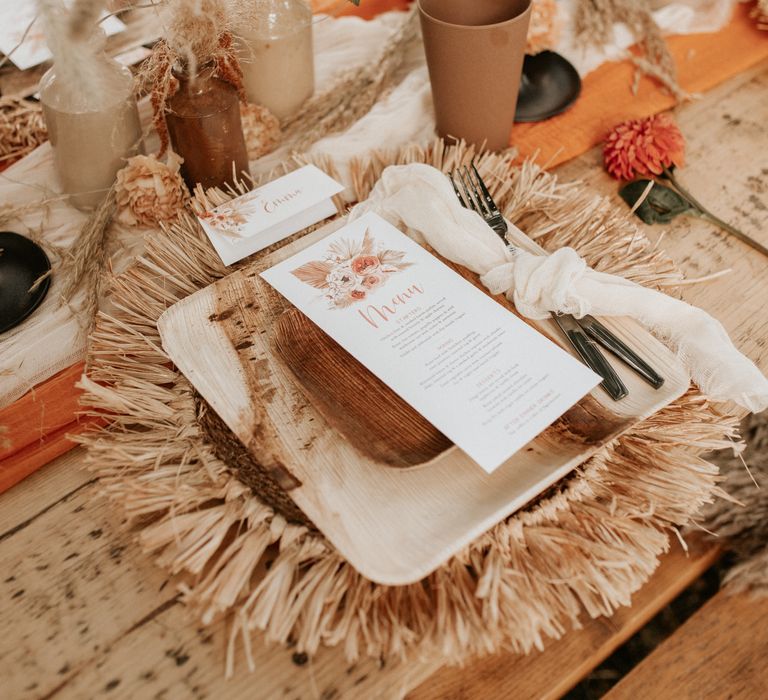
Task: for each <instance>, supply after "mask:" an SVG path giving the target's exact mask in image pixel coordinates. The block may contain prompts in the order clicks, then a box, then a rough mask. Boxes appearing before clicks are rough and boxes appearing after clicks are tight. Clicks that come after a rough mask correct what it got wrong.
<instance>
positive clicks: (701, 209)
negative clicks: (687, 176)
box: [664, 168, 768, 258]
mask: <svg viewBox="0 0 768 700" xmlns="http://www.w3.org/2000/svg"><path fill="white" fill-rule="evenodd" d="M664 177H665V178H666V179H667V180H669V181H670V182H671V183H672V185H673V186H674V188H675V189H676V190H677V191H678V192H679V193H680V194H681V195H682V196H683V197H684V198H685V199H686V200H687V201H688V203H689V204H690V205H691V206H692V207H694V208H695V209H697V210H698V213H699V215H700V216H701V218H702V219H706V220H707V221H709V222H710V223H712V224H715V226H719V227H720V228H721V229H723V230H724V231H727V232H728V233H730V234H731V235H732V236H734V237H735V238H738V239H739V240H740V241H741V242H742V243H746V244H747V245H748V246H749V247H750V248H753V249H754V250H756V251H758V252H759V253H762V254H763V255H765V256H766V257H767V258H768V248H766V247H765V246H763V245H762V244H760V243H758V242H757V241H756V240H755V239H754V238H752V237H751V236H748V235H747V234H746V233H744V232H743V231H740V230H739V229H737V228H736V227H735V226H733V225H732V224H729V223H728V222H727V221H723V220H722V219H721V218H720V217H718V216H715V215H714V214H713V213H712V212H711V211H709V209H707V208H706V207H705V206H704V205H703V204H702V203H701V202H699V200H698V199H696V198H695V197H694V196H693V195H692V194H691V193H690V192H689V191H688V190H687V189H685V187H683V185H681V184H680V181H679V180H678V179H677V178H676V177H675V174H674V172H673V171H672V170H670V169H669V168H664Z"/></svg>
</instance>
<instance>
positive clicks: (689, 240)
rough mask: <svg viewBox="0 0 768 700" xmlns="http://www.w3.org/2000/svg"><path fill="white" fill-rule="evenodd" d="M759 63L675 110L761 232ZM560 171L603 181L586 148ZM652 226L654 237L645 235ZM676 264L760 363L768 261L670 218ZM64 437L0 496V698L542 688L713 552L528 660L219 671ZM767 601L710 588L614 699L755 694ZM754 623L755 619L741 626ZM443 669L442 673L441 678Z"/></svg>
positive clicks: (599, 650) (692, 557) (207, 640)
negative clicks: (51, 454)
mask: <svg viewBox="0 0 768 700" xmlns="http://www.w3.org/2000/svg"><path fill="white" fill-rule="evenodd" d="M767 90H768V64H765V63H764V64H762V65H761V66H759V67H758V68H756V69H753V70H751V71H750V72H748V73H745V74H742V75H740V76H738V77H737V78H734V79H732V80H730V81H729V82H727V83H726V84H724V85H722V86H720V87H719V88H717V89H715V90H713V91H712V92H710V93H708V94H707V95H706V96H705V97H704V98H703V99H701V100H699V101H696V102H694V103H692V104H689V105H687V106H685V107H683V108H681V109H680V110H679V114H678V118H679V121H680V123H681V126H682V128H683V131H684V132H685V134H686V135H687V137H688V163H689V165H687V166H686V167H685V169H683V171H682V176H683V178H684V180H685V182H686V183H687V184H688V185H689V186H690V189H691V190H692V191H693V192H695V193H697V194H698V195H699V197H700V198H701V199H703V200H704V201H705V202H708V203H710V204H711V205H712V208H713V209H714V210H715V211H716V212H719V213H720V214H722V215H723V216H724V217H725V218H731V219H732V220H733V221H734V222H736V223H737V224H739V225H741V226H742V227H743V228H744V230H745V231H747V232H748V233H750V234H752V235H754V236H755V237H757V238H758V239H760V240H761V242H762V243H763V244H768V226H767V225H766V224H768V177H766V176H768V134H767V133H766V131H765V124H766V123H768V102H766V100H765V95H766V91H767ZM559 174H560V176H561V177H563V178H565V179H568V180H571V179H583V180H584V181H585V182H586V185H585V186H586V187H590V188H592V189H594V190H595V191H596V192H600V193H603V194H611V195H612V196H614V197H615V198H616V201H617V206H624V205H623V204H622V203H621V202H619V200H618V197H617V196H616V194H615V193H616V189H617V186H616V183H615V182H614V181H612V180H610V179H609V178H608V177H607V176H606V175H605V174H604V173H603V172H602V169H601V160H600V153H599V151H598V150H594V151H592V152H590V153H588V154H586V155H584V156H582V157H581V158H579V159H577V160H575V161H573V162H571V163H568V164H567V165H565V166H563V167H561V168H560V169H559ZM651 235H653V236H659V233H658V232H657V231H655V230H654V231H651ZM661 245H662V247H663V248H664V249H665V250H667V251H668V252H669V253H670V254H671V255H672V257H674V258H675V259H676V260H677V261H678V262H679V264H680V265H681V266H682V267H683V269H684V270H685V272H686V273H688V274H689V275H690V276H700V275H705V274H708V273H712V272H717V271H719V270H722V269H726V268H730V269H731V270H732V272H731V273H730V274H729V275H727V276H725V277H721V278H719V279H717V280H715V281H712V282H709V283H706V284H702V285H695V286H690V287H688V288H687V289H686V290H685V298H686V299H688V300H689V301H691V302H693V303H695V304H698V305H700V306H702V307H703V308H705V309H707V310H708V311H710V312H711V313H713V314H714V315H715V316H716V317H718V318H719V319H720V320H721V321H722V322H723V323H724V325H725V326H726V328H727V329H728V331H729V332H730V333H731V334H732V337H733V338H734V340H735V341H736V343H737V344H738V345H739V346H740V347H741V349H742V350H743V351H744V352H746V353H747V354H748V355H749V356H751V357H752V358H753V359H755V360H756V361H758V363H759V364H760V365H761V366H762V368H763V369H764V370H768V348H767V347H766V340H768V260H766V259H764V258H763V257H761V256H760V255H759V254H757V253H755V252H754V251H752V250H751V249H749V248H747V247H745V246H743V245H742V244H740V243H738V242H737V241H734V240H732V239H729V238H726V237H725V236H724V235H723V234H721V233H719V232H717V231H715V230H714V229H712V228H711V227H710V226H708V225H707V224H705V223H703V222H700V221H698V220H693V219H683V220H679V221H677V222H675V223H674V225H672V226H669V227H667V234H666V235H665V237H664V238H663V241H662V242H661ZM81 460H82V453H81V452H80V451H78V450H75V451H73V452H70V453H69V454H67V455H65V456H63V457H60V458H59V459H57V460H56V461H54V462H52V463H51V464H49V465H48V466H46V467H45V468H43V469H41V470H40V471H38V472H37V473H35V474H33V475H32V476H31V477H29V478H28V479H26V480H25V481H23V482H22V483H21V484H19V485H17V486H16V487H15V488H13V489H11V490H10V491H8V492H6V493H4V494H2V495H0V629H2V631H3V634H2V636H1V637H0V672H1V673H2V689H1V690H0V697H4V698H14V699H15V698H52V697H62V698H97V697H102V696H104V697H111V698H119V697H122V698H174V699H175V698H216V699H217V700H224V699H226V698H246V697H247V698H283V697H284V698H322V699H323V700H331V699H332V698H333V699H337V698H342V697H349V698H373V697H396V696H399V695H404V694H408V695H409V697H411V698H419V699H420V700H426V699H427V698H502V697H515V698H521V699H522V698H554V697H559V696H560V695H562V694H563V693H564V692H565V691H567V690H568V689H569V688H570V687H572V686H573V685H574V684H575V683H577V682H578V681H579V679H580V678H582V677H583V676H584V675H585V674H586V673H588V672H589V671H590V670H591V669H592V668H594V667H595V666H596V665H597V664H599V663H600V661H602V660H603V659H604V658H605V657H606V656H608V655H609V654H610V653H611V652H612V651H613V650H614V649H615V648H616V647H617V646H619V645H620V644H621V643H622V642H623V641H625V640H626V639H627V638H628V637H629V636H630V635H631V634H633V633H634V632H635V631H636V630H637V629H639V628H640V627H642V626H643V625H644V624H645V623H646V622H647V621H648V620H649V619H650V618H651V617H652V616H653V615H654V614H655V613H656V612H657V611H658V610H659V609H660V608H661V607H663V606H664V605H665V604H666V603H667V602H668V601H669V600H671V599H672V598H674V597H675V596H676V595H677V594H678V593H679V592H680V591H681V590H683V588H685V587H686V586H687V585H688V584H689V583H690V582H691V581H693V580H695V579H696V578H697V577H698V576H699V575H700V574H701V573H702V572H703V571H705V570H706V569H707V568H708V567H709V566H710V565H711V564H712V563H713V562H714V561H715V559H716V558H717V556H718V552H717V550H716V548H714V547H712V546H711V545H705V544H702V543H701V542H700V541H699V540H696V539H693V540H692V546H691V552H690V554H689V555H688V556H686V555H685V554H684V553H683V552H682V551H681V549H680V547H679V546H678V545H676V544H674V545H673V546H672V550H671V552H670V554H669V555H667V556H666V558H665V559H664V561H663V563H662V565H661V566H660V568H659V570H658V572H657V573H656V574H655V575H654V577H653V578H652V579H651V581H650V582H649V583H648V584H647V585H646V586H645V587H644V588H643V589H642V590H641V591H639V592H638V593H637V594H636V596H635V597H634V600H633V605H632V607H631V608H626V609H622V610H621V611H619V612H618V613H617V614H616V615H614V616H613V617H612V618H610V619H605V618H603V619H598V620H592V621H585V625H584V628H583V629H582V630H579V631H574V632H571V633H569V634H568V635H566V636H565V637H564V638H563V639H562V640H560V641H557V642H554V643H552V644H550V645H549V647H548V648H547V650H546V651H545V652H544V653H535V654H533V655H531V656H529V657H517V656H514V655H511V654H499V655H496V656H492V657H489V658H485V659H482V660H479V661H477V662H475V663H473V664H470V665H468V666H467V667H465V668H463V669H448V668H441V666H442V662H441V660H440V659H439V658H435V659H426V660H413V661H410V662H407V663H394V662H390V663H386V664H384V663H383V662H382V663H379V662H377V661H363V662H360V663H357V664H349V663H347V662H346V661H345V660H344V656H343V652H342V651H341V650H339V649H326V650H323V651H322V652H321V653H319V654H318V655H317V656H315V657H314V658H312V659H309V660H306V659H304V658H302V657H299V656H297V655H294V653H293V651H292V650H290V649H285V648H282V647H276V646H266V645H257V646H256V648H255V649H254V656H255V658H256V671H255V672H254V673H249V672H248V670H247V669H246V668H245V663H244V661H243V659H242V658H240V659H239V660H238V668H237V671H236V674H235V677H234V678H233V679H232V680H230V681H225V680H224V677H223V670H224V656H225V645H226V639H227V634H226V632H227V629H226V625H225V623H224V622H221V623H219V624H216V625H214V626H212V627H210V628H203V627H202V626H201V625H200V624H199V623H198V622H197V620H195V619H194V617H193V616H192V615H191V613H190V612H189V611H187V610H185V609H184V607H183V606H182V605H180V604H179V603H178V601H177V597H176V592H175V591H174V590H173V586H172V585H171V584H169V581H168V580H167V578H166V577H165V575H164V573H163V572H162V571H161V570H160V569H159V568H157V567H156V566H155V565H154V564H153V563H152V562H151V561H150V560H149V559H148V558H147V557H146V556H145V555H144V554H143V553H142V552H141V551H140V550H139V548H138V546H137V545H136V544H135V543H134V541H133V538H132V536H131V534H130V533H129V532H126V531H125V529H124V527H123V526H122V516H121V513H120V512H119V510H118V509H117V508H116V507H115V506H114V505H113V504H110V503H109V502H108V501H107V500H105V499H104V498H102V497H101V495H100V491H99V484H98V483H97V482H96V481H95V479H93V478H92V476H91V475H90V474H88V473H87V472H85V471H84V470H82V469H80V468H79V466H80V463H81ZM766 619H768V601H765V600H763V601H750V600H747V599H745V598H741V597H734V598H729V597H727V596H726V595H725V594H723V593H720V594H718V595H717V596H716V597H715V599H714V600H712V601H711V602H710V603H708V604H707V605H706V606H705V607H704V608H703V609H702V610H701V611H700V612H698V613H697V614H696V615H695V616H694V618H692V619H691V620H690V621H689V622H688V623H686V625H684V627H683V628H681V630H680V631H679V632H678V633H677V634H675V635H674V636H673V637H672V638H671V639H670V640H668V642H667V643H665V644H663V645H662V646H660V647H659V648H658V649H657V650H656V652H654V653H653V654H652V655H651V656H650V657H649V658H648V659H646V661H644V662H643V663H641V664H640V665H639V666H638V667H637V669H635V671H633V672H632V673H631V674H630V675H629V676H627V677H626V678H625V679H624V680H623V681H622V682H621V683H620V684H619V685H618V686H617V687H616V688H615V689H614V690H613V691H612V693H611V697H615V698H625V697H626V698H632V697H638V696H641V695H644V696H646V697H653V698H665V697H675V698H680V697H695V698H705V697H711V698H722V697H726V696H729V697H734V696H738V697H750V698H751V697H765V696H766V694H768V689H766V682H767V681H766V677H765V670H764V668H763V663H762V661H761V660H762V659H764V658H765V654H766V652H768V634H767V633H766V630H768V626H767V625H765V624H760V622H764V621H765V620H766ZM753 622H755V623H757V624H752V623H753ZM438 670H439V673H438Z"/></svg>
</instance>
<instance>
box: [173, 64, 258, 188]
mask: <svg viewBox="0 0 768 700" xmlns="http://www.w3.org/2000/svg"><path fill="white" fill-rule="evenodd" d="M213 72H214V69H213V66H210V65H209V66H204V67H203V68H201V69H200V70H199V71H198V73H197V74H196V75H195V77H194V79H193V78H191V77H190V76H189V74H188V73H187V72H186V71H183V70H174V76H175V77H176V79H177V80H178V81H179V89H178V90H177V91H176V93H175V94H174V95H173V97H171V98H170V99H169V100H168V105H167V110H166V113H165V123H166V124H167V125H168V135H169V136H170V139H171V144H172V146H173V150H174V151H175V152H176V153H178V154H179V155H180V156H181V157H182V158H183V159H184V163H183V164H182V166H181V174H182V176H183V177H184V181H185V182H186V183H187V186H188V187H189V188H190V191H191V190H193V189H194V187H195V185H197V184H198V183H200V184H201V185H202V186H203V187H205V188H208V187H224V186H226V185H234V184H235V182H236V181H237V180H239V181H243V180H244V176H243V173H244V172H245V173H247V172H248V152H247V150H246V147H245V139H244V138H243V126H242V124H241V122H240V104H239V101H238V97H237V90H236V89H235V87H234V86H233V85H231V84H230V83H227V82H225V81H224V80H220V79H219V78H217V77H216V76H214V74H213Z"/></svg>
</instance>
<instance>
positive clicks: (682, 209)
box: [619, 180, 697, 224]
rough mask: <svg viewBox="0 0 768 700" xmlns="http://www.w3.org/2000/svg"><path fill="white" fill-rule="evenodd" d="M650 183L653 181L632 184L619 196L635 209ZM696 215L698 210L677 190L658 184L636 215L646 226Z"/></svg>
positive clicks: (623, 189) (639, 181)
mask: <svg viewBox="0 0 768 700" xmlns="http://www.w3.org/2000/svg"><path fill="white" fill-rule="evenodd" d="M649 182H651V180H635V181H634V182H630V183H629V184H628V185H625V186H624V187H622V188H621V189H620V190H619V195H621V198H622V199H623V200H624V201H625V202H626V203H627V204H629V206H630V207H634V206H635V203H636V202H637V201H638V200H639V199H640V198H641V197H642V196H643V192H645V188H646V187H648V183H649ZM695 213H697V211H696V209H695V208H694V207H692V206H691V204H690V203H689V202H688V200H686V199H684V198H683V197H681V196H680V195H679V194H678V193H677V192H675V190H673V189H671V188H670V187H667V186H665V185H660V184H659V183H658V182H654V184H653V187H652V188H651V191H650V192H649V193H648V196H647V197H646V198H645V199H644V200H643V202H642V204H641V205H640V206H639V207H638V208H637V209H635V214H637V216H638V217H640V219H642V220H643V221H644V222H645V223H646V224H667V223H669V222H670V221H672V219H674V218H675V217H676V216H679V215H680V214H695Z"/></svg>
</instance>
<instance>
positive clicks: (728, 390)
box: [350, 164, 768, 412]
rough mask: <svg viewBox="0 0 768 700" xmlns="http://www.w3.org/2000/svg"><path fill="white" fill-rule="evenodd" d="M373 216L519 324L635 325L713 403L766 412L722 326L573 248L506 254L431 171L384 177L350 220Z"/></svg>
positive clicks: (767, 390) (754, 377)
mask: <svg viewBox="0 0 768 700" xmlns="http://www.w3.org/2000/svg"><path fill="white" fill-rule="evenodd" d="M369 211H374V212H376V213H378V214H380V215H381V216H383V217H384V218H385V219H387V220H388V221H389V222H390V223H392V224H394V225H395V226H401V227H405V228H406V229H408V231H409V232H410V233H411V235H413V236H414V237H415V238H417V239H421V240H423V241H424V242H426V243H427V244H428V245H430V246H431V247H432V248H433V249H434V250H436V251H437V252H438V253H440V255H442V256H443V257H445V258H447V259H448V260H451V261H452V262H455V263H458V264H459V265H463V266H464V267H466V268H468V269H470V270H472V271H473V272H475V273H477V274H479V275H480V276H481V277H480V279H481V281H482V282H483V284H484V285H485V286H486V287H487V288H488V289H489V291H490V292H492V293H493V294H499V293H504V294H505V295H506V296H507V298H508V299H509V300H510V301H512V302H514V304H515V307H516V308H517V310H518V311H519V312H520V313H521V314H522V315H523V316H526V317H528V318H532V319H544V318H547V317H548V316H549V314H550V312H561V313H568V314H573V315H574V316H576V317H578V318H580V317H582V316H584V315H585V314H594V315H595V316H629V317H631V318H634V319H636V320H637V321H639V322H640V323H641V324H642V325H643V326H645V327H646V328H647V329H648V330H649V331H651V332H652V333H653V334H654V335H655V336H656V337H658V338H659V339H660V340H661V341H662V342H664V343H666V344H667V345H668V346H669V347H670V348H671V349H672V350H673V351H675V352H676V353H677V355H678V357H679V358H680V360H681V361H682V362H683V364H684V365H685V367H686V368H687V370H688V371H689V373H690V376H691V378H692V379H693V381H694V382H695V383H696V384H697V385H698V386H699V387H700V388H701V390H702V391H703V392H704V393H705V394H706V395H707V396H709V397H711V398H712V399H715V400H718V401H734V402H735V403H737V404H739V405H740V406H743V407H744V408H747V409H749V410H750V411H753V412H758V411H762V410H763V409H765V408H766V407H768V380H766V378H765V377H764V376H763V374H762V373H761V372H760V370H759V369H758V368H757V367H756V366H755V365H754V363H753V362H752V361H751V360H749V359H748V358H747V357H745V356H744V355H742V354H741V353H740V352H739V351H738V350H737V349H736V348H735V347H734V345H733V343H732V342H731V339H730V338H729V337H728V334H727V333H726V332H725V329H724V328H723V326H722V325H721V324H720V322H719V321H717V320H716V319H714V318H712V316H710V315H709V314H707V313H706V312H705V311H703V310H701V309H699V308H697V307H695V306H691V305H690V304H687V303H686V302H684V301H680V300H678V299H674V298H672V297H670V296H668V295H666V294H663V293H662V292H657V291H655V290H652V289H648V288H646V287H642V286H640V285H638V284H635V283H634V282H630V281H628V280H625V279H623V278H621V277H617V276H615V275H608V274H605V273H603V272H597V271H595V270H593V269H592V268H590V267H589V266H588V265H587V264H586V262H585V261H584V260H583V259H582V258H581V257H580V256H579V254H578V253H577V252H576V251H575V250H574V249H573V248H561V249H560V250H558V251H556V252H555V253H553V254H552V255H548V256H543V255H535V254H532V253H529V252H526V251H523V250H520V249H515V250H514V251H510V250H509V248H508V247H507V246H506V245H505V244H504V243H503V242H502V241H501V239H500V238H499V237H498V236H497V235H496V233H494V231H493V230H492V229H491V228H490V227H489V226H488V225H487V224H486V223H485V222H484V221H483V219H482V218H481V217H480V215H479V214H477V213H475V212H473V211H470V210H468V209H465V208H464V207H462V206H461V204H459V202H458V200H457V199H456V195H455V193H454V191H453V187H452V185H451V184H450V182H449V181H448V178H447V177H446V176H445V175H444V174H443V173H442V172H440V171H439V170H437V169H436V168H433V167H432V166H429V165H422V164H412V165H393V166H390V167H388V168H386V169H385V170H384V172H383V173H382V176H381V179H380V180H379V181H378V183H377V184H376V186H375V187H374V189H373V191H372V192H371V195H370V197H369V198H368V199H367V200H366V201H365V202H361V203H360V204H359V205H357V206H356V207H355V208H354V209H353V210H352V213H351V215H350V218H351V219H353V220H354V219H356V218H358V217H360V216H361V215H362V214H364V213H366V212H369ZM511 226H512V224H510V227H511ZM518 230H519V229H518Z"/></svg>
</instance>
